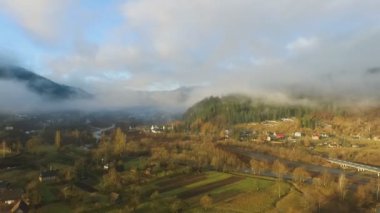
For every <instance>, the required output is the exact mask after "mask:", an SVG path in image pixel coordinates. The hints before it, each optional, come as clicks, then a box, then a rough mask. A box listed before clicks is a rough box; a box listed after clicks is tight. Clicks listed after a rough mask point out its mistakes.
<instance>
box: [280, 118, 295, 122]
mask: <svg viewBox="0 0 380 213" xmlns="http://www.w3.org/2000/svg"><path fill="white" fill-rule="evenodd" d="M281 121H284V122H294V120H293V119H292V118H282V119H281Z"/></svg>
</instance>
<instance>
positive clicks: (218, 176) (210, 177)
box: [163, 172, 231, 196]
mask: <svg viewBox="0 0 380 213" xmlns="http://www.w3.org/2000/svg"><path fill="white" fill-rule="evenodd" d="M206 177H207V178H206V179H202V180H200V181H196V182H194V183H190V184H188V185H185V186H181V187H178V188H176V189H174V190H171V191H168V192H165V193H163V194H164V195H166V196H176V195H178V194H180V193H183V192H185V191H188V190H191V189H194V188H196V187H199V186H203V185H207V184H210V183H213V182H216V181H220V180H223V179H226V178H229V177H231V175H230V174H226V173H220V172H207V173H206ZM184 178H185V177H184Z"/></svg>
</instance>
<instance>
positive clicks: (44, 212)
mask: <svg viewBox="0 0 380 213" xmlns="http://www.w3.org/2000/svg"><path fill="white" fill-rule="evenodd" d="M37 212H39V213H51V212H54V213H70V212H73V210H72V209H71V208H70V207H69V206H68V205H66V204H65V203H52V204H48V205H45V206H43V207H41V208H39V209H38V210H37Z"/></svg>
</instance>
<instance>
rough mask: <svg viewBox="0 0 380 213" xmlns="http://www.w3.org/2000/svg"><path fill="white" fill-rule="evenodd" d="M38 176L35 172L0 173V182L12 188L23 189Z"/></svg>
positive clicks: (16, 170)
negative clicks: (6, 182) (12, 186)
mask: <svg viewBox="0 0 380 213" xmlns="http://www.w3.org/2000/svg"><path fill="white" fill-rule="evenodd" d="M38 175H39V172H38V171H35V170H19V169H13V170H8V171H2V172H0V180H5V181H8V182H9V183H11V184H12V185H14V186H18V187H22V188H23V187H25V185H26V184H27V183H28V182H29V181H30V180H33V179H37V178H38Z"/></svg>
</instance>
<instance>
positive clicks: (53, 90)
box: [0, 66, 93, 101]
mask: <svg viewBox="0 0 380 213" xmlns="http://www.w3.org/2000/svg"><path fill="white" fill-rule="evenodd" d="M0 80H13V81H17V82H20V83H23V84H25V86H26V87H27V88H28V89H30V91H32V92H33V93H35V94H38V95H40V96H41V97H43V98H45V99H48V100H51V101H59V100H69V99H90V98H92V97H93V95H92V94H90V93H88V92H86V91H84V90H82V89H80V88H75V87H70V86H67V85H64V84H59V83H56V82H54V81H52V80H50V79H47V78H45V77H42V76H40V75H37V74H35V73H34V72H32V71H29V70H27V69H25V68H22V67H17V66H0Z"/></svg>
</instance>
